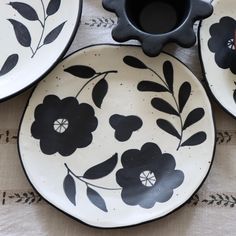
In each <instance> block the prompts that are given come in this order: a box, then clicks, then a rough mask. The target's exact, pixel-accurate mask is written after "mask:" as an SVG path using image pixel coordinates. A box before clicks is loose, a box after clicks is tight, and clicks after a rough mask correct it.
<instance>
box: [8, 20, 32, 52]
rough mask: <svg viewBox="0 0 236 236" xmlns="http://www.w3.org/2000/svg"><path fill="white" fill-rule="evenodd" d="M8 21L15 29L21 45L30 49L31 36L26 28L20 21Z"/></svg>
mask: <svg viewBox="0 0 236 236" xmlns="http://www.w3.org/2000/svg"><path fill="white" fill-rule="evenodd" d="M8 20H9V22H10V23H11V24H12V26H13V28H14V31H15V35H16V38H17V41H18V42H19V44H20V45H22V46H23V47H30V45H31V36H30V32H29V30H28V29H27V28H26V26H25V25H23V24H22V23H20V22H19V21H16V20H13V19H8Z"/></svg>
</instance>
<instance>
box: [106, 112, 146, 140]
mask: <svg viewBox="0 0 236 236" xmlns="http://www.w3.org/2000/svg"><path fill="white" fill-rule="evenodd" d="M109 122H110V125H111V127H112V128H113V129H114V130H115V138H116V139H117V140H118V141H120V142H125V141H128V140H129V139H130V137H131V136H132V134H133V132H135V131H137V130H139V129H140V128H141V127H142V125H143V121H142V120H141V119H140V118H139V117H137V116H122V115H118V114H116V115H113V116H111V117H110V120H109Z"/></svg>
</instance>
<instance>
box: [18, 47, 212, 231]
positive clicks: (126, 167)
mask: <svg viewBox="0 0 236 236" xmlns="http://www.w3.org/2000/svg"><path fill="white" fill-rule="evenodd" d="M214 147H215V129H214V122H213V118H212V110H211V105H210V103H209V101H208V98H207V95H206V93H205V91H204V89H203V87H202V86H201V84H200V82H199V81H198V80H197V78H196V77H195V76H194V75H193V74H192V73H191V72H190V71H189V69H187V68H186V67H185V66H184V65H183V64H182V63H181V62H179V61H178V60H177V59H175V58H173V57H172V56H170V55H167V54H165V53H162V54H161V55H160V56H159V57H157V58H156V59H155V60H153V58H149V57H147V56H145V55H144V54H143V52H142V50H141V49H140V48H139V47H135V46H118V45H97V46H92V47H89V48H85V49H82V50H80V51H78V52H77V53H75V54H73V55H71V56H69V57H68V58H66V59H65V60H64V61H63V62H61V63H60V64H59V65H58V66H57V67H56V68H55V70H54V71H53V72H51V73H50V75H48V76H47V77H46V78H45V79H44V80H43V81H42V82H41V83H40V84H39V85H38V86H37V88H36V90H35V91H34V93H33V95H32V97H31V98H30V100H29V104H28V106H27V108H26V111H25V114H24V117H23V120H22V123H21V127H20V132H19V152H20V156H21V159H22V163H23V167H24V169H25V171H26V174H27V176H28V178H29V180H30V182H31V183H32V184H33V186H34V187H35V189H36V190H37V191H38V192H39V193H40V194H41V195H42V196H43V197H44V198H45V199H46V200H47V201H48V202H50V203H51V204H53V205H54V206H56V207H57V208H59V209H60V210H62V211H63V212H66V213H67V214H69V215H71V216H73V217H75V218H76V219H79V220H81V221H82V222H85V223H86V224H89V225H93V226H97V227H103V228H113V227H122V226H129V225H135V224H139V223H142V222H146V221H150V220H153V219H157V218H160V217H163V216H165V215H167V214H168V213H170V212H172V211H174V210H175V209H177V208H178V207H180V206H181V205H182V204H184V203H185V202H186V201H187V200H188V199H189V198H190V197H191V196H192V194H193V193H194V192H195V191H196V190H197V189H198V188H199V186H200V185H201V183H202V182H203V180H204V179H205V177H206V175H207V173H208V171H209V168H210V166H211V163H212V158H213V153H214Z"/></svg>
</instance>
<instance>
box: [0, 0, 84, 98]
mask: <svg viewBox="0 0 236 236" xmlns="http://www.w3.org/2000/svg"><path fill="white" fill-rule="evenodd" d="M81 11H82V0H70V1H61V0H34V1H30V0H20V1H10V0H1V1H0V29H1V35H0V52H1V53H0V100H4V99H6V98H9V97H11V96H12V95H15V94H17V93H19V92H20V91H22V90H24V89H26V88H27V87H29V86H30V85H32V84H33V83H34V82H36V81H37V80H39V79H40V78H42V77H43V76H45V75H46V74H47V73H48V72H49V70H51V69H52V67H54V66H55V65H56V63H57V62H58V60H59V59H60V58H61V57H62V56H63V55H64V54H65V53H66V50H67V49H68V47H69V46H70V43H71V42H72V39H73V38H74V35H75V33H76V30H77V28H78V25H79V21H80V15H81Z"/></svg>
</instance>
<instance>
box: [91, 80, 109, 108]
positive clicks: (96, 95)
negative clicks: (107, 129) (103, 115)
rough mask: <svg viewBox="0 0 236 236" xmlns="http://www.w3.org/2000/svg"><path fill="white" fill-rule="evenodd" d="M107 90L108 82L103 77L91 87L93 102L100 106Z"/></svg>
mask: <svg viewBox="0 0 236 236" xmlns="http://www.w3.org/2000/svg"><path fill="white" fill-rule="evenodd" d="M107 91H108V83H107V81H106V80H105V79H102V80H100V81H99V82H98V83H97V84H96V85H95V86H94V88H93V93H92V98H93V102H94V104H95V105H96V106H97V107H98V108H101V106H102V102H103V100H104V98H105V96H106V94H107Z"/></svg>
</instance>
